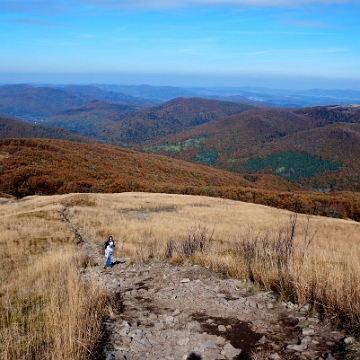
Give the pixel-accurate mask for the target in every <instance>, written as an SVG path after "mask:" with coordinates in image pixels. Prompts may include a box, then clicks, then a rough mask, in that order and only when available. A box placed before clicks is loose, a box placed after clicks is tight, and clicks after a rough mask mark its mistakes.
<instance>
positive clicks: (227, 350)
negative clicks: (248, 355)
mask: <svg viewBox="0 0 360 360" xmlns="http://www.w3.org/2000/svg"><path fill="white" fill-rule="evenodd" d="M240 353H241V349H236V348H234V347H233V346H232V345H231V344H226V345H225V346H224V348H223V349H222V351H221V355H225V356H226V357H227V358H228V359H233V358H234V357H235V356H238V355H240Z"/></svg>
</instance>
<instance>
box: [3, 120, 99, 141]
mask: <svg viewBox="0 0 360 360" xmlns="http://www.w3.org/2000/svg"><path fill="white" fill-rule="evenodd" d="M6 138H47V139H59V140H69V141H77V142H86V143H96V142H98V140H96V139H95V138H89V137H84V136H80V135H76V134H74V133H72V132H70V131H68V130H66V129H62V128H57V127H49V126H45V125H40V124H29V123H26V122H23V121H19V120H14V119H8V118H3V117H0V139H6Z"/></svg>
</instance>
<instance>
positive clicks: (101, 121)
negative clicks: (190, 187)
mask: <svg viewBox="0 0 360 360" xmlns="http://www.w3.org/2000/svg"><path fill="white" fill-rule="evenodd" d="M253 108H254V106H252V105H249V104H240V103H234V102H229V101H219V100H212V99H202V98H189V99H187V98H176V99H173V100H170V101H167V102H165V103H163V104H161V105H157V106H152V107H147V108H143V109H135V108H133V107H130V106H127V105H115V104H109V103H104V102H99V101H97V102H92V103H89V104H86V105H83V106H81V107H78V108H75V109H72V110H67V111H64V112H62V113H59V114H57V115H55V116H52V117H50V118H48V119H47V120H45V121H44V124H46V125H47V126H58V127H62V128H65V129H67V130H69V131H73V132H75V133H77V134H79V135H82V136H89V135H91V136H95V137H97V138H98V139H100V140H104V141H107V142H111V143H117V144H123V145H129V146H131V145H134V144H139V143H141V142H143V141H146V140H153V139H156V138H159V137H162V136H167V135H169V134H176V133H179V132H184V131H187V130H190V129H192V128H194V127H195V126H198V125H201V124H204V123H207V122H209V121H212V120H216V119H219V118H221V117H224V116H230V115H234V114H240V113H242V112H244V111H246V110H249V109H253Z"/></svg>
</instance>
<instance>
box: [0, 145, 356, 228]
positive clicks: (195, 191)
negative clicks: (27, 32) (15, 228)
mask: <svg viewBox="0 0 360 360" xmlns="http://www.w3.org/2000/svg"><path fill="white" fill-rule="evenodd" d="M128 191H142V192H157V193H173V194H184V195H187V194H188V195H206V196H213V197H221V198H227V199H233V200H241V201H245V202H251V203H255V204H263V205H269V206H273V207H278V208H283V209H288V210H292V211H294V210H295V211H298V212H301V213H307V214H316V215H325V216H331V217H338V218H351V219H354V220H357V221H359V220H360V194H359V193H351V192H334V191H333V192H330V193H327V194H320V193H318V192H311V191H305V190H304V189H301V188H299V185H298V184H294V183H291V182H289V181H288V180H286V179H284V178H282V177H278V176H274V175H269V174H262V175H261V174H255V175H244V176H243V175H238V174H234V173H230V172H226V171H223V170H218V169H214V168H210V167H207V166H202V165H199V164H192V163H189V162H185V161H179V160H175V159H171V158H169V157H164V156H156V155H152V154H145V153H139V152H136V151H133V150H129V149H121V148H119V147H115V146H110V145H98V144H84V143H75V142H68V141H60V140H50V139H2V140H0V195H1V196H7V197H9V196H15V197H17V198H22V197H24V196H28V195H35V194H37V195H52V194H65V193H72V192H78V193H112V192H128Z"/></svg>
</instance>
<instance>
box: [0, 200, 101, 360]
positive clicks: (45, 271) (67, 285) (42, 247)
mask: <svg viewBox="0 0 360 360" xmlns="http://www.w3.org/2000/svg"><path fill="white" fill-rule="evenodd" d="M62 209H63V205H61V204H59V203H57V201H56V198H55V197H54V198H51V199H50V198H47V199H42V198H34V199H29V200H24V201H20V202H10V203H8V202H5V201H2V202H1V203H0V218H1V222H0V224H1V225H0V232H1V240H0V254H1V255H0V256H1V267H0V279H1V283H0V358H1V359H4V360H13V359H64V360H65V359H89V358H92V356H93V358H95V353H96V345H97V344H98V343H99V341H100V340H101V336H102V329H101V327H102V316H103V314H104V299H105V296H104V294H103V292H102V288H101V287H99V286H95V282H92V283H91V282H90V283H88V284H85V283H84V281H83V280H82V278H81V273H80V269H82V268H84V266H86V255H85V254H83V253H82V251H81V250H80V249H79V247H78V246H77V245H76V239H75V237H74V234H73V233H72V232H71V231H70V230H69V228H68V226H66V224H65V223H64V221H63V217H62Z"/></svg>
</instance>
